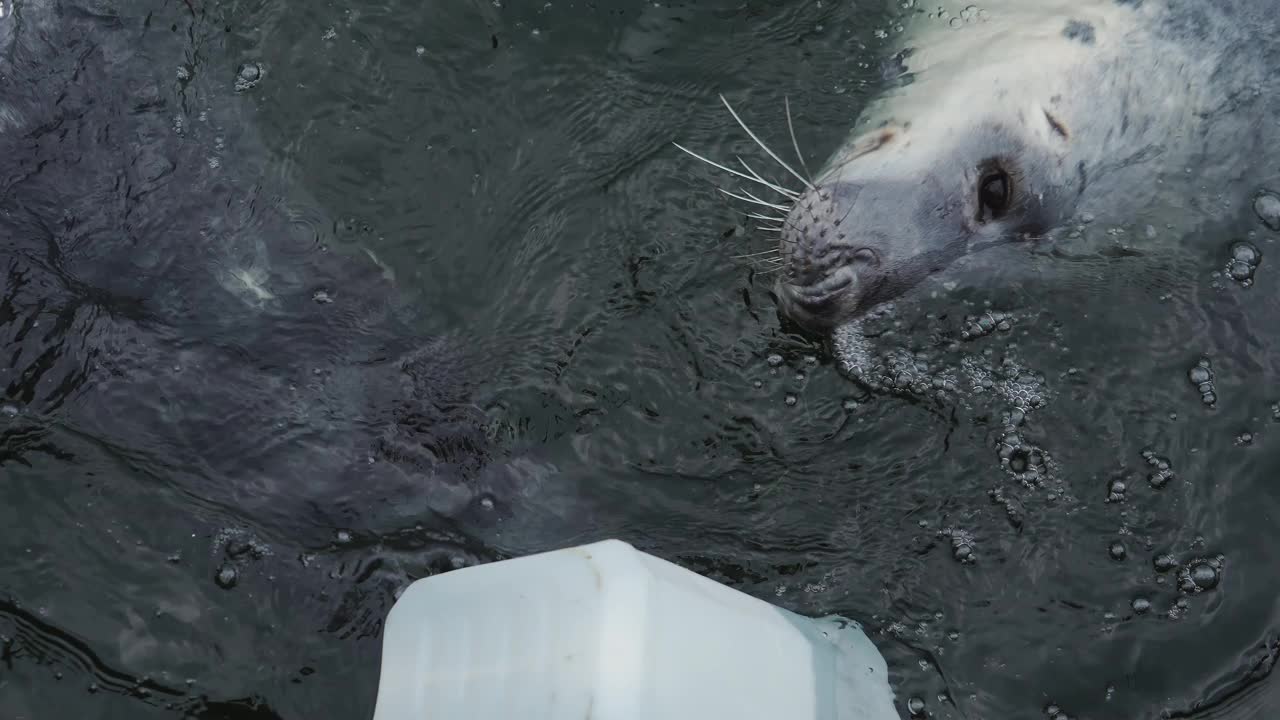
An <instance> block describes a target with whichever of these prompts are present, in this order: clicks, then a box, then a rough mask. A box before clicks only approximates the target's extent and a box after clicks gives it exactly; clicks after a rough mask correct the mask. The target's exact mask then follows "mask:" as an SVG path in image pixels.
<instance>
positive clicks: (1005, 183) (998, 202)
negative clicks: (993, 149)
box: [977, 160, 1014, 223]
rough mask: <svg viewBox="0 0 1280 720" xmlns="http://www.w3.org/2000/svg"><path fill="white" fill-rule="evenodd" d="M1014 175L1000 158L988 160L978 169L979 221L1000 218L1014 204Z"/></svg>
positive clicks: (983, 221) (984, 221)
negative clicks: (1006, 168)
mask: <svg viewBox="0 0 1280 720" xmlns="http://www.w3.org/2000/svg"><path fill="white" fill-rule="evenodd" d="M1013 191H1014V188H1013V177H1012V176H1011V175H1010V174H1009V172H1008V171H1007V170H1005V169H1004V166H1003V165H1002V164H1001V163H1000V162H999V161H998V160H988V161H986V162H984V163H982V165H981V166H980V167H979V169H978V215H977V221H978V222H979V223H986V222H988V221H991V220H999V219H1000V218H1002V217H1004V215H1005V214H1006V213H1007V212H1008V211H1009V208H1010V207H1011V206H1012V205H1013Z"/></svg>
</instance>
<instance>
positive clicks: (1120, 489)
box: [1107, 478, 1129, 503]
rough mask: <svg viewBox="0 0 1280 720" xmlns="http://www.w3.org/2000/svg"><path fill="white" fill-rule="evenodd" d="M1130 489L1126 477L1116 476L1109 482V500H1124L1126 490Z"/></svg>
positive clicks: (1111, 501)
mask: <svg viewBox="0 0 1280 720" xmlns="http://www.w3.org/2000/svg"><path fill="white" fill-rule="evenodd" d="M1128 489H1129V486H1128V484H1127V483H1125V480H1124V478H1114V479H1112V480H1111V482H1110V483H1108V484H1107V502H1109V503H1117V502H1124V497H1125V496H1124V494H1125V491H1126V490H1128Z"/></svg>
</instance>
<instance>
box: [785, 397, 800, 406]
mask: <svg viewBox="0 0 1280 720" xmlns="http://www.w3.org/2000/svg"><path fill="white" fill-rule="evenodd" d="M783 402H785V403H786V404H787V407H792V406H794V405H795V404H796V403H797V402H799V400H798V399H797V398H796V396H795V395H791V394H788V395H787V397H786V398H785V399H784V400H783Z"/></svg>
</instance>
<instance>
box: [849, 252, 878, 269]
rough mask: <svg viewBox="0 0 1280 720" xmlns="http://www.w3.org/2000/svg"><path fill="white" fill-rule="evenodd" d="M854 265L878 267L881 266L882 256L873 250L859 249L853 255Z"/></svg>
mask: <svg viewBox="0 0 1280 720" xmlns="http://www.w3.org/2000/svg"><path fill="white" fill-rule="evenodd" d="M852 263H853V264H854V265H860V266H866V267H877V266H879V265H880V255H879V254H878V253H876V251H875V250H872V249H871V248H865V247H864V248H858V249H857V250H856V251H854V253H853V261H852Z"/></svg>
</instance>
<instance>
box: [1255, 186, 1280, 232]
mask: <svg viewBox="0 0 1280 720" xmlns="http://www.w3.org/2000/svg"><path fill="white" fill-rule="evenodd" d="M1253 211H1254V212H1255V213H1257V214H1258V219H1259V220H1261V221H1262V224H1263V225H1266V226H1267V227H1268V228H1270V229H1272V230H1276V231H1280V195H1276V194H1275V193H1273V192H1263V193H1260V194H1259V195H1258V196H1257V197H1256V198H1254V199H1253Z"/></svg>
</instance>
